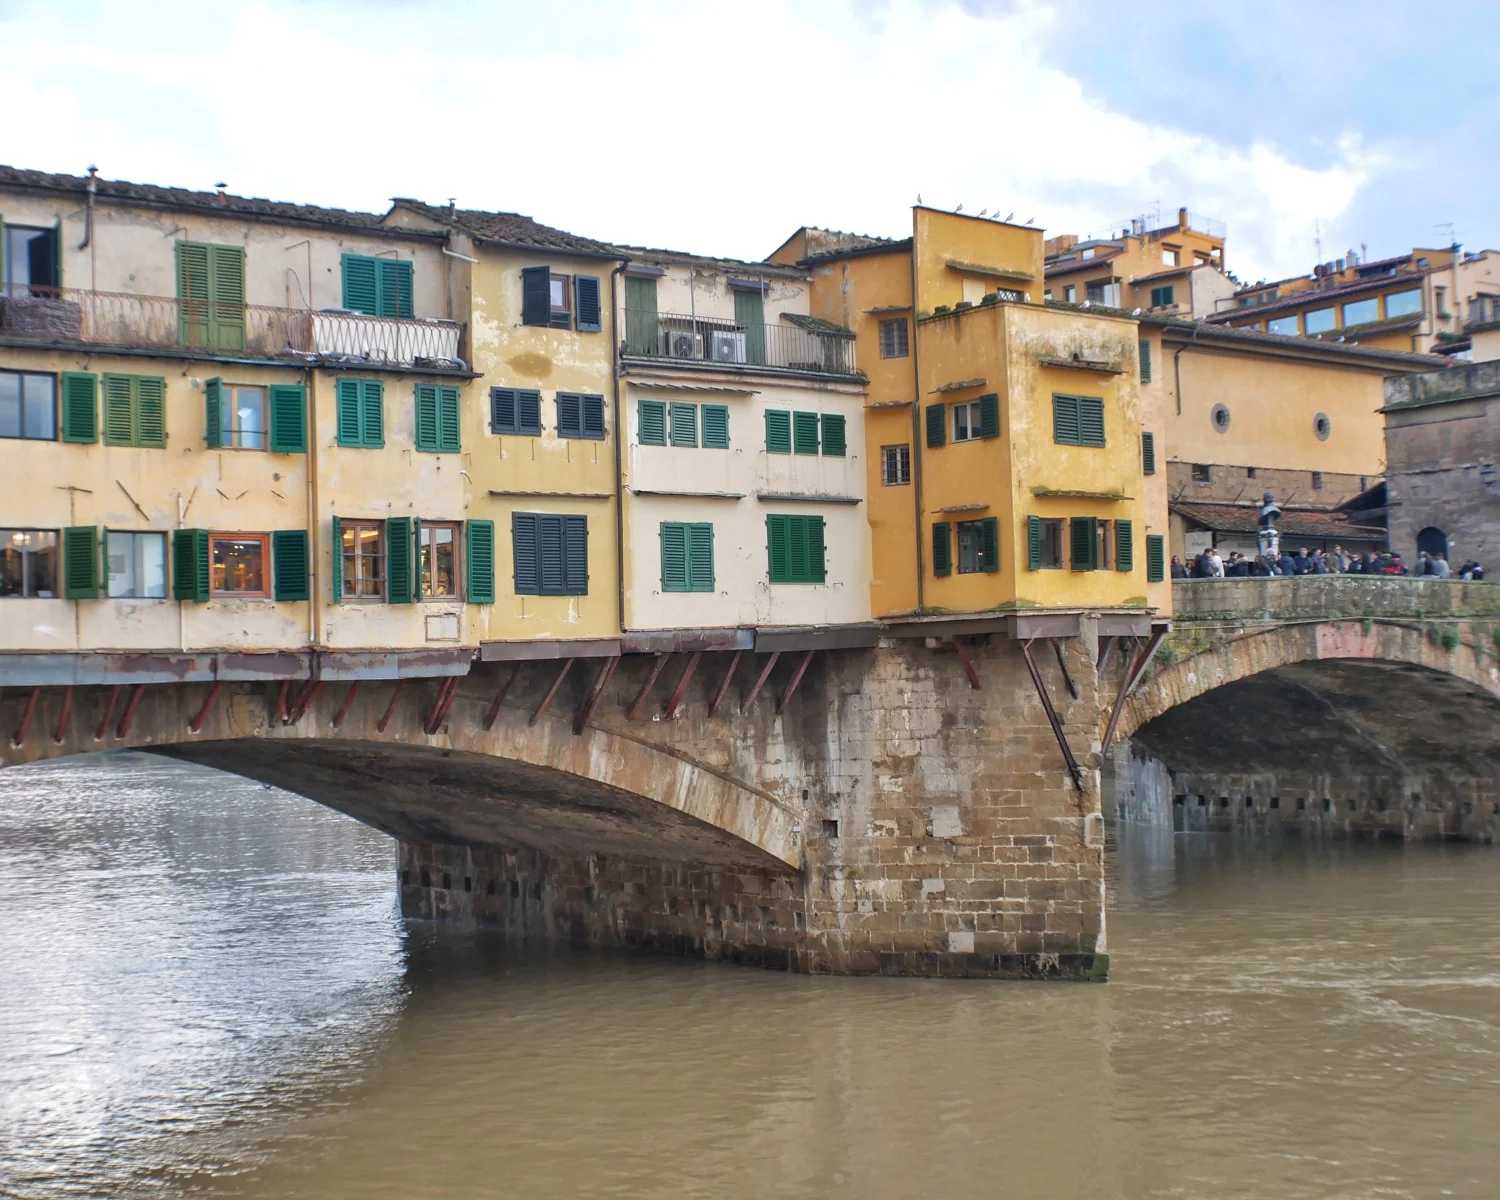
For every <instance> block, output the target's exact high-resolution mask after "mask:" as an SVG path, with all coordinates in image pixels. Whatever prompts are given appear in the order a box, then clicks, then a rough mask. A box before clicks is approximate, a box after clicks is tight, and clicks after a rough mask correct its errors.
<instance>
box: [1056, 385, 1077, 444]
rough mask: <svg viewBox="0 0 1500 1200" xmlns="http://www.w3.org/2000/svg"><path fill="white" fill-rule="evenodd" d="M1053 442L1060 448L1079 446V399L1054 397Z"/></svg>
mask: <svg viewBox="0 0 1500 1200" xmlns="http://www.w3.org/2000/svg"><path fill="white" fill-rule="evenodd" d="M1052 440H1053V441H1054V442H1056V443H1057V444H1058V445H1060V446H1076V445H1078V397H1077V396H1053V397H1052Z"/></svg>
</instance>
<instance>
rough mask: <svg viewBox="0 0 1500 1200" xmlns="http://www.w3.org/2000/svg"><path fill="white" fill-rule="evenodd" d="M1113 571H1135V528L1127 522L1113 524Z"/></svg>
mask: <svg viewBox="0 0 1500 1200" xmlns="http://www.w3.org/2000/svg"><path fill="white" fill-rule="evenodd" d="M1115 570H1117V571H1134V570H1135V526H1133V525H1132V524H1131V523H1130V522H1129V521H1116V522H1115Z"/></svg>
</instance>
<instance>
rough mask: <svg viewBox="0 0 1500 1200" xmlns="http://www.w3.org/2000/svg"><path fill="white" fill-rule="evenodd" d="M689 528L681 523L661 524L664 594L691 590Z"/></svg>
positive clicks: (662, 585)
mask: <svg viewBox="0 0 1500 1200" xmlns="http://www.w3.org/2000/svg"><path fill="white" fill-rule="evenodd" d="M687 528H688V527H687V526H686V525H684V524H682V523H681V522H680V521H663V522H662V523H661V530H660V537H661V590H662V591H664V592H686V591H688V590H689V588H688V547H687V542H688V537H687Z"/></svg>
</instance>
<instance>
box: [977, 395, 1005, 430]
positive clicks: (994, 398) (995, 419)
mask: <svg viewBox="0 0 1500 1200" xmlns="http://www.w3.org/2000/svg"><path fill="white" fill-rule="evenodd" d="M979 436H980V437H982V438H997V437H999V436H1000V396H999V394H998V393H996V392H986V393H985V394H984V395H983V396H981V397H979Z"/></svg>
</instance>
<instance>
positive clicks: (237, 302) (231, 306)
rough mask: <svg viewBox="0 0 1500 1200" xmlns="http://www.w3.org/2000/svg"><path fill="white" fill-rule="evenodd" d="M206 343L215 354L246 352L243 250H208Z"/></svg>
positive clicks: (228, 248) (229, 247)
mask: <svg viewBox="0 0 1500 1200" xmlns="http://www.w3.org/2000/svg"><path fill="white" fill-rule="evenodd" d="M208 271H209V300H210V303H209V310H208V319H209V325H208V342H209V345H211V346H212V347H214V348H215V349H216V350H243V349H244V348H245V248H244V247H243V246H218V245H211V246H209V247H208Z"/></svg>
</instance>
